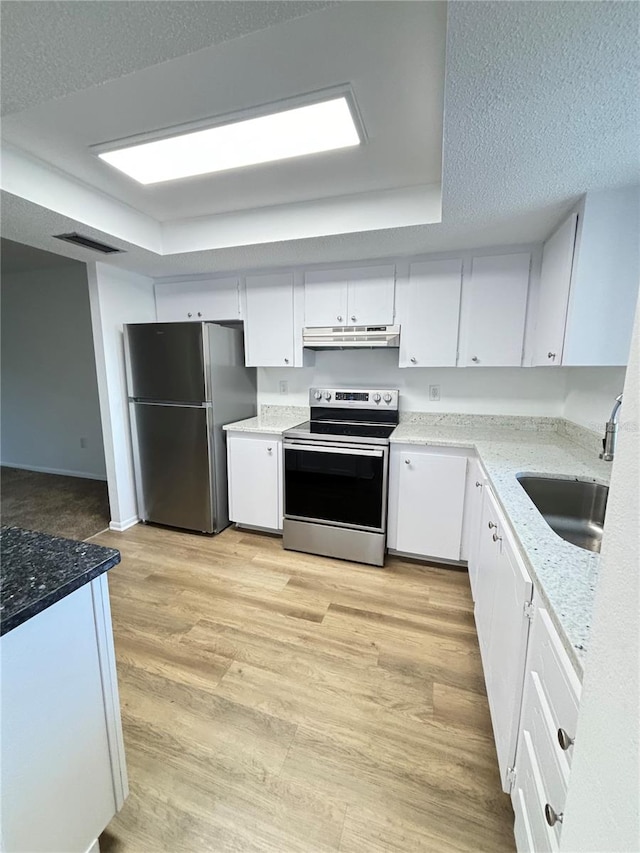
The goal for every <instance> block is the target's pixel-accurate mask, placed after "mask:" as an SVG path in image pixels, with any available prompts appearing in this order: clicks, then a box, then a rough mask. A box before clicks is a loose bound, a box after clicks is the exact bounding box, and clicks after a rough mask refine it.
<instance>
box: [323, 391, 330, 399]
mask: <svg viewBox="0 0 640 853" xmlns="http://www.w3.org/2000/svg"><path fill="white" fill-rule="evenodd" d="M324 399H325V400H330V399H331V391H325V392H324Z"/></svg>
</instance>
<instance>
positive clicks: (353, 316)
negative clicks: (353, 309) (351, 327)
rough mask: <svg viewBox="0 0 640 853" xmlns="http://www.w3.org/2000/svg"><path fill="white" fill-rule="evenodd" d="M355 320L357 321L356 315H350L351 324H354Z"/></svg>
mask: <svg viewBox="0 0 640 853" xmlns="http://www.w3.org/2000/svg"><path fill="white" fill-rule="evenodd" d="M357 319H358V318H357V317H356V315H355V314H352V315H351V322H352V323H355V322H356V320H357Z"/></svg>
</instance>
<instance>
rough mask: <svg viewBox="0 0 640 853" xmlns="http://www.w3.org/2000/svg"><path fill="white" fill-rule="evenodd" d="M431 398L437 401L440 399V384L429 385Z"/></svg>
mask: <svg viewBox="0 0 640 853" xmlns="http://www.w3.org/2000/svg"><path fill="white" fill-rule="evenodd" d="M429 399H430V400H432V401H434V402H436V401H437V400H439V399H440V386H439V385H429Z"/></svg>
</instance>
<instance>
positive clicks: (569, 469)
mask: <svg viewBox="0 0 640 853" xmlns="http://www.w3.org/2000/svg"><path fill="white" fill-rule="evenodd" d="M598 441H599V439H598V436H596V435H595V433H591V432H590V431H588V430H584V429H582V428H580V427H576V426H575V425H572V424H569V423H568V422H566V421H562V420H561V419H553V418H500V417H482V416H479V417H471V418H470V417H467V416H463V417H460V418H458V419H456V417H455V416H453V415H452V416H449V417H448V418H441V419H438V418H436V417H434V416H421V415H420V414H417V413H416V414H410V415H405V417H404V418H403V419H401V423H400V425H399V426H398V428H397V429H396V430H395V432H394V433H393V435H392V436H391V442H392V443H395V444H418V445H420V444H422V445H424V444H427V445H437V446H441V447H468V448H472V449H474V450H475V451H476V452H477V454H478V456H479V458H480V461H481V462H482V465H483V467H484V468H485V470H486V472H487V475H488V477H489V480H490V481H491V485H492V487H493V490H494V493H495V495H496V497H497V499H498V501H499V503H500V504H501V506H502V508H503V510H504V512H505V514H506V516H507V518H508V520H509V521H510V523H511V526H512V528H513V531H514V533H515V538H516V541H517V543H518V545H519V546H520V551H521V554H522V556H523V557H524V560H525V564H526V565H527V567H528V568H529V571H530V574H531V578H532V580H533V582H534V584H535V587H536V592H537V594H539V596H540V598H541V599H542V601H543V602H544V604H545V606H546V607H547V608H548V610H549V614H550V616H551V618H552V619H553V621H554V623H555V625H556V627H557V628H558V631H559V634H560V637H561V639H562V641H563V644H564V646H565V648H566V649H567V652H568V654H569V656H570V658H571V660H572V661H573V663H574V665H575V666H576V668H577V670H578V672H582V670H583V667H584V660H585V655H586V652H587V648H588V642H589V630H590V626H591V616H592V612H593V601H594V594H595V586H596V581H597V577H598V567H599V563H600V555H599V554H594V553H592V552H590V551H585V550H584V549H582V548H579V547H578V546H576V545H572V544H571V543H569V542H566V541H565V540H564V539H561V538H560V537H559V536H558V535H557V534H556V533H554V532H553V530H551V528H550V527H549V526H548V524H547V523H546V522H545V520H544V519H543V517H542V515H541V514H540V513H539V512H538V510H537V509H536V507H535V506H534V505H533V503H532V502H531V500H530V499H529V497H528V495H527V494H526V492H525V491H524V489H523V488H522V487H521V486H520V484H519V483H518V480H517V479H516V475H517V474H520V473H527V474H553V475H556V476H561V477H567V478H570V479H573V478H574V477H575V478H579V479H588V480H596V481H597V482H599V483H607V484H608V482H609V478H610V473H611V465H610V464H609V463H607V462H603V461H601V460H600V459H598V446H599V445H598Z"/></svg>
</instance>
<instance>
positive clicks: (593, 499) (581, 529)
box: [517, 474, 609, 552]
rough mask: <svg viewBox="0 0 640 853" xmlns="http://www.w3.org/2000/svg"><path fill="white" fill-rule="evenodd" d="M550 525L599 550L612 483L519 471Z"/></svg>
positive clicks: (566, 536) (582, 545)
mask: <svg viewBox="0 0 640 853" xmlns="http://www.w3.org/2000/svg"><path fill="white" fill-rule="evenodd" d="M517 476H518V481H519V482H520V485H521V486H522V488H523V489H524V490H525V492H526V493H527V494H528V495H529V497H530V498H531V500H532V501H533V503H534V504H535V506H536V508H537V509H538V510H539V512H540V513H541V515H542V517H543V518H544V520H545V521H546V522H547V524H548V525H549V527H550V528H551V529H552V530H554V531H555V532H556V533H557V534H558V536H561V537H562V538H563V539H566V540H567V542H572V543H573V544H574V545H578V546H579V547H580V548H585V549H586V550H587V551H598V552H599V551H600V543H601V542H602V528H603V526H604V516H605V512H606V509H607V497H608V496H609V486H602V485H600V483H594V482H593V481H592V480H591V481H586V482H585V481H584V480H562V479H559V478H558V477H534V476H530V475H529V474H518V475H517Z"/></svg>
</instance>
